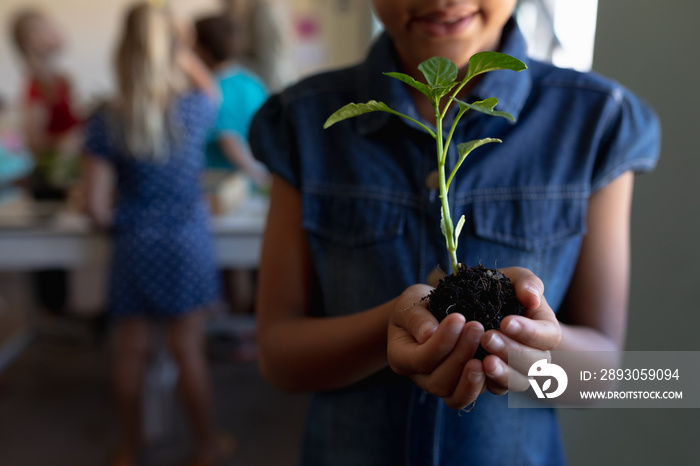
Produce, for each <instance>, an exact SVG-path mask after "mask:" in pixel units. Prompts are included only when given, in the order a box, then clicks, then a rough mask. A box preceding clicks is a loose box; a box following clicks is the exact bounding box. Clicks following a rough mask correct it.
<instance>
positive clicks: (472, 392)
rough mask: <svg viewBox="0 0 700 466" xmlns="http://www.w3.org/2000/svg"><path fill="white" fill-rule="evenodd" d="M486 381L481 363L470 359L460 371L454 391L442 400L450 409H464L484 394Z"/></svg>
mask: <svg viewBox="0 0 700 466" xmlns="http://www.w3.org/2000/svg"><path fill="white" fill-rule="evenodd" d="M486 381H487V378H486V375H485V374H484V368H483V364H482V362H481V361H479V360H478V359H472V360H470V361H469V362H467V364H466V365H465V366H464V368H463V369H462V371H461V375H460V378H459V381H458V382H457V385H456V386H455V389H454V391H453V392H452V393H451V394H450V395H448V396H445V397H443V398H442V399H443V401H444V402H445V404H446V405H447V406H449V407H450V408H453V409H464V408H466V407H467V406H469V405H470V404H471V403H472V402H473V401H474V400H476V398H477V397H478V396H479V395H480V394H481V393H482V392H484V390H485V388H486Z"/></svg>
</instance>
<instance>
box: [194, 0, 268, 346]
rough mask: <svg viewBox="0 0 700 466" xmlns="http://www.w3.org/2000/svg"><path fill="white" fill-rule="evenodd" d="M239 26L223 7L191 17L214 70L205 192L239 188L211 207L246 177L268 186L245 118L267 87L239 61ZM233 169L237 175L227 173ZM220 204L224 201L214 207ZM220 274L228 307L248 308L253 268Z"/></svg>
mask: <svg viewBox="0 0 700 466" xmlns="http://www.w3.org/2000/svg"><path fill="white" fill-rule="evenodd" d="M245 30H246V29H245V28H244V26H243V23H242V21H237V20H235V19H234V17H233V15H232V14H230V13H228V12H224V13H220V14H215V15H210V16H205V17H202V18H200V19H198V20H197V21H196V22H195V31H196V48H197V51H198V53H199V55H200V57H201V58H202V60H203V61H204V62H205V63H206V64H207V66H208V67H209V69H210V70H211V71H212V73H214V75H215V77H216V81H217V83H218V90H219V96H220V102H219V113H218V117H217V119H216V125H215V126H214V129H213V130H212V131H211V132H210V134H209V137H208V140H207V146H206V156H207V177H206V181H205V186H206V189H207V191H208V192H218V193H222V192H229V193H239V194H237V195H232V194H229V195H228V196H222V195H220V194H218V195H216V196H213V197H212V198H213V199H222V198H223V197H226V198H227V199H225V200H223V201H221V202H214V205H213V208H214V210H215V211H217V210H219V211H225V210H226V209H227V208H226V207H225V205H226V204H233V205H235V204H236V203H238V202H240V200H237V199H230V198H231V197H245V196H246V195H247V194H248V193H249V189H248V186H247V185H248V183H247V181H246V180H247V179H250V180H252V181H253V183H254V185H255V188H257V190H260V191H262V192H267V191H268V189H269V187H270V182H271V178H270V174H269V172H268V171H267V168H265V166H264V165H263V164H262V163H260V162H259V161H257V160H256V159H255V158H253V156H252V154H251V151H250V147H249V145H248V132H249V129H250V123H251V121H252V119H253V116H254V115H255V112H257V111H258V109H259V108H260V106H261V105H262V104H263V103H264V102H265V99H266V98H267V89H266V86H265V84H264V83H263V82H262V80H261V79H260V78H259V77H258V76H257V75H256V74H255V73H254V72H253V71H251V70H249V69H248V68H246V66H244V65H243V64H242V63H241V62H240V57H241V53H242V51H243V50H244V49H245V43H246V39H245ZM234 173H239V174H242V175H243V177H241V176H232V175H233V174H234ZM236 184H242V185H243V187H240V188H237V189H231V188H229V189H228V190H227V189H226V188H223V189H222V188H221V186H226V185H228V186H229V187H234V188H235V185H236ZM220 204H223V205H224V206H219V207H217V205H220ZM220 213H223V212H220ZM222 276H223V281H224V283H225V292H226V301H227V302H228V304H229V307H230V309H231V310H232V311H233V312H237V313H252V309H253V288H254V271H250V270H224V271H223V273H222ZM237 339H238V340H239V344H240V346H242V347H248V346H249V343H250V344H252V341H251V340H250V339H248V338H245V337H244V336H242V335H238V336H237ZM248 349H249V348H248ZM248 349H246V351H244V352H247V353H250V354H253V352H254V351H248Z"/></svg>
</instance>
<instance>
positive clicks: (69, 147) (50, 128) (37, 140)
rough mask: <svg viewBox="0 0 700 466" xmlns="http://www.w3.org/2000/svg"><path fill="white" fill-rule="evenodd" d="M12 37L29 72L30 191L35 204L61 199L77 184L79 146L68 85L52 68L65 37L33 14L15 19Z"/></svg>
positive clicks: (26, 104) (34, 11) (25, 13)
mask: <svg viewBox="0 0 700 466" xmlns="http://www.w3.org/2000/svg"><path fill="white" fill-rule="evenodd" d="M13 37H14V41H15V45H16V46H17V49H18V51H19V53H20V55H21V57H22V60H23V61H24V64H25V67H26V71H27V85H26V91H25V95H24V98H23V107H24V108H23V110H24V112H23V113H24V115H23V127H24V128H23V129H24V133H25V138H26V141H27V145H28V146H29V149H30V151H31V153H32V154H33V155H34V157H35V160H36V171H35V174H34V179H33V183H32V191H33V193H34V195H35V197H37V198H59V199H60V198H63V197H64V196H65V189H66V188H67V187H69V185H70V184H71V182H72V181H74V180H75V179H76V174H77V173H76V169H77V157H76V155H77V154H78V152H79V148H80V145H81V137H80V117H79V116H78V115H77V112H76V110H75V108H74V102H73V96H72V92H71V84H70V82H69V80H68V78H67V77H66V76H65V75H64V74H63V73H62V72H61V71H60V70H59V69H58V67H57V65H56V58H57V57H58V56H59V54H60V52H61V50H62V49H63V37H62V34H61V32H60V30H59V29H58V28H57V26H56V25H55V24H54V23H53V21H51V19H50V18H49V17H48V16H47V15H46V13H45V12H43V11H41V10H37V9H33V8H28V9H24V10H22V11H20V12H19V13H18V14H17V15H16V16H15V19H14V22H13Z"/></svg>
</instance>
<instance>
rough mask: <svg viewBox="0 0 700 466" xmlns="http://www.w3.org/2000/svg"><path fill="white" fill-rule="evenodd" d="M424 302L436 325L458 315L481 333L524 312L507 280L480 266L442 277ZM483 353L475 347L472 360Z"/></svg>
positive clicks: (481, 357) (498, 273)
mask: <svg viewBox="0 0 700 466" xmlns="http://www.w3.org/2000/svg"><path fill="white" fill-rule="evenodd" d="M427 299H428V309H430V312H431V313H432V314H433V315H434V316H435V318H436V319H437V320H438V322H442V319H444V318H445V317H446V316H447V315H448V314H451V313H453V312H459V313H460V314H462V315H464V317H465V318H466V319H467V322H469V321H472V320H476V321H478V322H481V324H482V325H483V326H484V330H492V329H498V328H500V326H501V320H502V319H503V318H504V317H505V316H508V315H511V314H516V315H522V314H523V312H524V311H525V309H524V308H523V306H522V305H521V304H520V302H518V300H517V298H516V297H515V289H514V288H513V284H512V283H511V282H510V279H509V278H508V277H506V276H505V275H503V274H502V273H501V272H499V271H497V270H494V269H489V268H487V267H484V266H483V265H477V266H474V267H467V266H466V265H464V264H460V265H459V271H458V273H457V274H456V275H454V274H453V275H449V276H447V277H445V278H442V279H441V280H440V283H439V284H438V286H437V288H435V289H434V290H433V291H431V292H430V294H429V295H428V297H427ZM487 354H488V352H486V350H484V349H483V348H482V347H481V346H479V348H478V349H477V351H476V354H475V355H474V357H475V358H477V359H484V357H485V356H486V355H487Z"/></svg>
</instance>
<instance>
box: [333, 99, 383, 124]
mask: <svg viewBox="0 0 700 466" xmlns="http://www.w3.org/2000/svg"><path fill="white" fill-rule="evenodd" d="M378 111H384V112H391V113H394V111H393V110H391V109H390V108H389V106H388V105H387V104H385V103H384V102H377V101H376V100H370V101H369V102H367V103H364V104H356V103H350V104H347V105H345V106H343V107H342V108H340V109H338V110H336V111H335V112H334V113H333V115H331V116H329V117H328V119H327V120H326V122H325V123H324V124H323V129H327V128H329V127H331V126H333V125H334V124H336V123H338V122H339V121H343V120H347V119H348V118H353V117H356V116H359V115H363V114H365V113H370V112H378Z"/></svg>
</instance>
